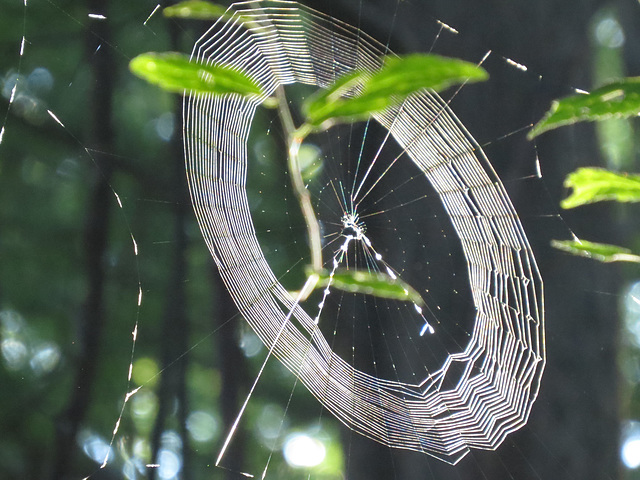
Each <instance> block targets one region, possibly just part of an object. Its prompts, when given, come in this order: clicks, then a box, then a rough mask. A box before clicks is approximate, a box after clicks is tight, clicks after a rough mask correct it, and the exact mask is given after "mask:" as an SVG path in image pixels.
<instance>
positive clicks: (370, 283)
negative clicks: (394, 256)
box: [307, 268, 424, 306]
mask: <svg viewBox="0 0 640 480" xmlns="http://www.w3.org/2000/svg"><path fill="white" fill-rule="evenodd" d="M312 274H317V275H318V281H317V284H316V288H323V287H326V286H327V285H328V284H329V279H330V272H329V271H328V270H321V271H319V272H316V271H314V270H312V269H310V270H309V271H308V272H307V275H312ZM331 288H336V289H338V290H343V291H345V292H351V293H361V294H363V295H372V296H374V297H379V298H388V299H392V300H401V301H405V302H413V303H415V304H416V305H419V306H424V300H422V297H421V296H420V294H419V293H418V292H417V291H416V290H415V289H414V288H413V287H412V286H411V285H409V284H408V283H406V282H405V281H403V280H401V279H400V278H397V277H396V278H393V277H391V276H390V275H388V274H386V273H382V272H369V271H366V270H347V269H341V268H339V269H337V270H336V271H335V273H334V275H333V280H332V282H331Z"/></svg>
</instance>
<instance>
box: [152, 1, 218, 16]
mask: <svg viewBox="0 0 640 480" xmlns="http://www.w3.org/2000/svg"><path fill="white" fill-rule="evenodd" d="M226 11H227V8H226V7H223V6H221V5H216V4H215V3H210V2H201V1H198V0H187V1H186V2H180V3H176V4H175V5H171V6H169V7H166V8H165V9H164V10H163V11H162V13H163V15H164V16H165V17H174V18H188V19H191V20H217V19H218V18H220V17H223V16H224V15H225V13H226Z"/></svg>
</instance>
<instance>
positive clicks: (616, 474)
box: [0, 0, 640, 480]
mask: <svg viewBox="0 0 640 480" xmlns="http://www.w3.org/2000/svg"><path fill="white" fill-rule="evenodd" d="M303 3H305V4H307V5H309V6H312V7H314V8H316V9H318V10H320V11H323V12H325V13H328V14H330V15H332V16H334V17H337V18H340V19H342V20H344V21H346V22H348V23H351V24H354V25H360V26H361V28H362V29H363V30H364V31H366V32H368V33H369V34H371V35H372V36H373V37H374V38H377V39H379V40H381V41H383V42H386V41H387V40H388V42H389V45H390V47H391V49H392V50H394V51H395V52H398V53H408V52H415V51H429V50H430V49H431V47H432V46H433V45H435V46H434V51H435V52H436V53H440V54H443V55H449V56H456V57H461V58H465V59H470V60H475V61H477V60H478V59H480V58H482V56H483V55H484V53H485V52H486V51H487V50H488V49H491V50H493V51H494V52H496V53H497V54H499V55H500V56H504V57H508V58H513V59H514V60H516V61H518V62H519V63H521V64H523V65H526V66H527V67H528V69H529V71H528V72H527V73H524V72H521V71H519V70H517V69H516V68H514V67H512V66H509V65H508V64H507V63H506V62H502V63H500V64H499V65H493V67H492V69H491V70H490V72H489V73H490V74H491V79H490V80H489V82H487V83H486V84H485V85H483V87H482V90H473V92H474V94H473V95H471V94H466V92H465V89H463V91H462V93H461V94H460V95H459V97H457V98H456V101H455V102H454V105H453V108H454V110H455V112H456V114H457V115H458V116H459V118H460V119H461V120H462V122H463V123H464V125H465V126H466V127H467V128H468V130H469V131H470V132H471V134H472V135H473V136H474V137H475V138H476V139H477V140H478V142H479V143H480V144H481V145H484V144H487V147H486V152H487V155H488V157H489V159H490V160H491V162H492V164H493V165H494V166H495V168H496V170H497V172H498V175H499V176H500V177H501V178H502V179H503V181H505V185H506V187H507V190H508V192H509V194H510V196H511V198H512V199H513V202H514V204H515V207H516V209H517V210H518V211H519V212H520V214H521V216H522V220H523V223H524V226H525V229H526V231H527V233H528V235H529V239H530V241H531V243H532V247H533V249H534V251H535V252H536V257H537V259H538V262H539V266H540V270H541V273H542V276H543V279H544V281H545V292H546V299H545V303H546V308H547V352H548V364H547V370H546V372H545V375H544V377H543V382H542V387H541V391H540V396H539V398H538V400H537V402H536V404H535V405H534V407H533V411H532V414H531V418H530V420H529V422H528V424H527V426H526V427H525V428H523V429H522V430H520V431H518V432H516V433H514V434H512V435H510V436H509V438H508V439H507V441H506V442H505V443H504V444H503V445H502V446H501V447H500V448H499V449H498V450H497V451H495V452H473V454H472V455H469V456H467V457H466V458H465V459H464V460H463V461H462V462H461V463H460V464H458V465H457V466H455V467H453V466H449V465H445V464H443V463H441V462H439V461H437V460H433V459H430V458H427V457H425V456H421V455H417V454H409V453H404V452H395V451H390V450H389V449H387V448H384V447H381V446H379V445H377V444H374V443H373V442H370V441H368V440H366V439H363V438H360V437H359V436H356V435H350V434H349V432H348V431H346V430H345V429H344V428H342V427H341V426H340V425H339V424H338V423H337V422H332V421H331V420H330V419H329V418H328V417H329V416H330V415H329V414H328V413H326V412H325V413H324V414H323V415H322V428H317V427H316V424H317V423H318V415H319V412H320V410H321V409H320V406H319V404H318V403H317V402H316V401H315V399H313V398H312V397H310V395H308V394H306V392H303V391H302V388H297V389H295V390H294V392H293V395H292V402H291V404H290V407H289V408H288V410H287V412H286V415H285V407H286V406H287V405H288V401H289V395H290V393H291V388H292V385H293V380H292V378H291V376H290V375H289V374H287V373H286V372H285V371H284V369H283V368H281V367H280V366H279V365H278V364H277V363H276V362H275V361H274V362H271V363H270V364H269V366H268V367H269V368H267V370H266V371H265V374H264V376H263V378H262V380H261V382H260V388H259V389H258V390H257V392H256V395H255V396H254V397H253V398H252V400H251V402H250V403H249V407H248V409H247V412H246V414H245V417H244V419H243V420H242V422H241V423H240V429H239V431H238V433H237V434H236V436H235V438H234V441H233V442H232V444H231V446H230V448H229V450H228V453H227V454H226V456H225V458H224V461H223V462H222V464H223V465H224V466H225V467H226V468H227V469H220V468H215V467H213V464H214V462H215V457H216V456H217V454H218V452H219V449H220V447H221V445H222V442H223V440H224V437H225V435H226V432H227V431H228V429H229V427H230V425H231V423H232V422H233V420H234V419H235V416H236V414H237V412H238V410H239V408H240V405H241V403H242V401H243V400H244V398H245V395H246V393H247V392H248V390H249V388H250V385H251V383H252V381H253V379H254V378H255V375H256V374H257V371H258V369H259V368H260V365H261V364H262V361H263V360H264V356H265V355H266V351H265V350H264V348H262V350H260V345H259V344H258V343H256V342H257V340H256V337H255V336H253V335H252V334H251V332H249V331H247V328H246V326H245V325H244V324H243V321H242V319H241V318H239V317H238V316H237V315H236V309H235V307H234V305H233V304H232V303H231V302H230V300H229V299H228V297H227V294H226V293H225V291H224V288H223V287H222V285H221V283H220V281H219V280H218V277H217V275H216V272H215V269H214V266H213V262H212V260H211V258H210V256H209V253H208V251H207V250H206V248H205V245H204V242H203V240H202V238H201V236H200V232H199V229H198V226H197V225H196V223H195V219H194V216H193V213H192V211H191V205H190V201H189V198H188V194H187V193H186V190H185V188H186V187H185V181H184V178H185V175H184V167H183V156H182V140H181V103H182V102H181V98H178V96H175V95H170V94H167V93H164V92H161V91H160V90H158V89H156V88H153V87H152V86H150V85H148V84H146V83H144V82H143V81H141V80H139V79H137V78H135V77H134V76H132V75H131V74H130V72H129V70H128V62H129V60H130V59H131V58H133V57H134V56H136V55H137V54H139V53H142V52H146V51H164V50H177V51H182V52H190V50H191V47H192V45H193V43H194V41H195V40H196V39H197V37H198V36H199V35H200V33H201V32H202V31H203V29H204V28H206V25H205V23H206V22H194V21H175V20H169V19H166V18H163V17H162V15H161V13H160V12H159V11H158V12H156V14H155V15H154V16H152V17H151V18H150V19H148V21H146V20H147V17H148V16H149V14H150V13H151V12H152V11H153V10H154V8H155V7H156V2H154V1H147V0H136V1H135V2H130V1H124V0H87V1H80V0H47V1H42V0H32V1H30V2H29V3H28V4H27V3H26V2H25V3H23V1H22V0H0V49H1V50H0V89H1V92H2V103H1V107H0V108H1V110H0V122H2V123H1V124H0V126H2V127H3V128H4V131H3V133H4V134H3V136H2V137H1V138H2V143H0V353H1V355H0V478H4V479H9V480H10V479H51V480H55V479H80V478H83V477H85V476H87V475H91V477H90V478H93V479H102V478H105V479H107V478H114V479H115V478H161V479H172V478H181V479H184V480H192V479H193V480H195V479H210V478H216V479H217V478H220V479H222V478H225V479H226V478H228V479H232V478H243V477H242V476H241V475H239V473H238V472H240V471H242V472H252V473H259V472H262V469H264V466H265V464H266V461H267V457H268V456H269V453H270V452H271V451H272V450H273V458H272V459H271V464H270V467H269V471H268V475H267V478H278V479H289V478H291V479H294V478H295V479H297V478H308V475H309V474H311V477H310V478H312V479H339V478H348V479H354V480H355V479H371V480H374V479H393V478H397V479H405V478H413V479H422V478H424V479H449V478H460V479H465V480H466V479H472V478H473V479H476V478H485V479H516V480H526V479H540V480H551V479H560V478H562V479H581V480H584V479H621V478H628V479H632V478H640V472H638V471H637V470H635V468H637V467H638V466H639V465H640V447H639V445H640V423H639V422H640V383H639V382H640V306H639V302H638V300H637V299H638V298H640V284H638V283H635V282H637V281H638V270H637V267H633V266H631V267H629V266H625V267H620V266H617V265H603V264H599V263H596V262H593V261H590V260H587V259H582V258H576V257H570V256H568V255H566V254H563V253H561V252H558V251H556V250H553V249H552V248H551V247H550V246H549V241H550V240H551V239H552V238H568V237H569V236H570V232H571V231H573V232H575V234H576V235H578V236H579V237H580V238H583V237H584V238H588V239H591V240H594V241H602V242H607V243H617V244H620V245H625V246H628V247H630V248H634V250H635V251H636V252H638V251H640V236H639V235H638V229H637V221H638V209H637V208H636V207H634V206H633V205H631V206H620V205H612V204H598V205H594V206H590V207H586V208H582V209H578V210H576V211H566V212H564V211H563V212H561V215H562V218H560V217H558V216H557V213H558V208H559V207H558V206H557V204H558V202H559V200H560V199H561V198H563V197H564V196H566V191H565V190H564V189H563V186H562V182H563V179H564V177H565V176H566V175H567V174H568V173H569V172H571V171H573V170H574V169H575V168H577V167H579V166H586V165H589V166H605V167H608V168H611V169H614V170H624V171H637V169H638V166H637V159H638V153H639V149H640V142H639V141H638V140H637V139H635V136H636V134H637V131H638V124H637V122H628V121H610V122H606V123H603V124H601V125H598V126H595V125H593V124H581V125H577V126H575V127H570V128H563V129H560V130H557V131H554V132H551V133H548V134H545V135H543V136H541V137H540V138H539V139H537V140H536V142H535V143H532V142H529V141H527V140H526V138H525V134H526V131H524V133H522V132H523V131H522V129H523V128H525V127H526V126H528V125H530V124H531V123H532V122H535V121H537V120H538V119H539V118H540V117H541V116H542V114H543V113H544V111H545V110H546V109H547V108H548V106H549V104H550V102H551V100H552V99H553V98H557V97H560V96H564V95H567V94H570V93H573V90H572V89H573V88H574V87H577V88H583V89H590V88H592V87H595V86H598V85H600V84H601V83H602V82H604V81H606V80H608V79H612V78H617V77H620V76H633V75H640V5H639V4H638V2H637V1H634V0H614V1H607V0H569V1H553V0H540V1H536V2H531V1H525V0H512V1H510V2H498V1H488V0H487V1H478V0H447V1H444V0H441V1H435V0H434V1H431V0H362V1H355V0H349V1H347V0H313V1H311V0H304V2H303ZM25 5H26V6H25ZM161 5H162V6H166V5H168V4H164V3H163V4H161ZM89 14H100V15H103V16H104V17H106V19H101V18H95V17H93V18H92V17H91V16H90V15H89ZM434 19H440V20H442V21H443V22H445V23H447V24H448V25H451V26H454V27H455V28H456V29H458V30H459V31H460V35H459V36H458V37H457V38H456V42H455V43H451V44H444V45H440V44H439V43H438V41H437V38H436V35H435V34H434V30H433V29H432V28H424V25H425V24H426V23H429V24H430V25H433V22H434ZM145 21H146V23H145ZM23 35H24V36H25V38H26V42H25V44H24V55H22V56H21V55H20V54H19V53H20V45H21V40H22V37H23ZM540 76H542V77H541V78H540ZM16 82H17V87H16V90H15V96H14V101H13V103H12V105H11V108H10V109H9V110H7V109H8V106H9V99H10V98H11V97H12V91H13V89H14V86H15V85H16ZM469 91H470V92H471V90H469ZM478 92H481V94H478ZM445 97H446V95H445ZM47 110H50V111H51V112H53V113H54V114H55V116H56V117H57V118H58V119H60V121H61V122H62V123H63V124H64V128H63V127H61V126H60V125H58V124H57V123H56V122H55V121H54V120H53V118H52V117H51V116H50V115H49V114H48V113H47ZM7 111H8V113H7V114H6V116H5V113H4V112H7ZM263 126H264V125H259V126H258V127H259V128H262V127H263ZM267 126H268V127H269V128H273V129H274V130H277V129H278V128H279V127H278V123H277V121H275V122H274V121H271V122H270V123H267ZM258 127H256V128H258ZM514 132H516V133H514ZM518 132H519V133H518ZM510 134H513V135H510ZM506 135H508V137H506V138H503V137H505V136H506ZM272 151H273V152H274V156H276V157H277V156H279V155H280V156H281V155H282V152H278V151H277V149H275V150H274V149H272ZM536 158H539V160H540V164H541V166H542V171H543V174H544V176H543V178H542V180H539V179H533V180H529V181H528V180H526V179H527V178H528V177H530V176H532V175H534V173H535V160H536ZM263 169H264V171H266V172H267V173H269V172H271V173H269V174H270V175H273V177H272V178H273V188H272V189H271V190H270V192H272V193H271V194H272V195H278V194H279V191H278V188H279V185H281V184H282V182H283V181H284V180H283V178H284V177H283V173H282V163H281V164H278V163H272V164H271V166H269V165H267V166H264V165H263ZM269 169H271V170H269ZM114 193H117V197H116V195H115V194H114ZM119 201H120V202H121V203H122V208H121V207H120V206H119V203H118V202H119ZM265 201H268V199H267V200H265ZM133 238H134V239H135V240H133ZM134 243H135V245H136V247H135V248H137V249H138V252H139V254H137V255H136V253H135V249H134ZM139 289H141V291H142V304H141V306H140V307H138V295H139ZM136 326H137V342H136V343H135V352H133V356H132V351H131V350H132V332H133V330H134V328H135V327H136ZM132 360H133V378H132V381H131V384H128V383H127V371H128V369H129V364H130V362H131V361H132ZM141 385H142V386H143V387H142V388H141V389H140V390H139V391H138V393H137V394H136V395H134V396H133V397H131V399H130V401H129V402H128V403H127V404H126V408H125V409H124V412H123V415H122V420H121V422H120V425H119V431H118V433H117V435H116V436H115V440H114V443H113V445H112V446H111V453H110V456H109V465H108V466H107V467H106V468H105V469H102V470H99V466H100V464H101V463H102V459H103V458H104V456H105V455H106V454H107V452H108V451H109V450H108V449H109V442H110V441H111V432H112V431H113V429H114V427H115V425H116V421H117V420H118V418H119V415H120V410H121V408H122V403H123V401H124V398H125V395H126V393H127V392H128V391H131V390H133V389H134V388H137V387H138V386H141ZM283 415H285V417H284V418H285V420H284V422H283V421H282V420H281V419H282V418H283ZM280 430H281V431H280ZM296 442H297V443H296ZM634 442H635V443H634ZM301 446H302V451H303V452H306V453H303V454H302V457H301V456H300V455H301V454H300V447H301ZM285 447H289V450H287V449H286V448H285ZM296 448H298V451H296ZM283 449H284V450H286V452H287V455H285V456H283V453H282V451H283ZM296 452H297V453H296ZM310 452H311V453H310ZM312 454H313V455H312ZM296 455H298V456H297V457H296ZM305 455H306V457H305ZM314 455H315V457H314ZM285 457H286V458H285ZM311 457H313V458H311ZM310 458H311V459H310ZM317 459H320V460H322V462H321V463H320V464H319V465H318V466H314V467H304V464H305V463H307V464H313V463H317V462H316V460H317ZM146 464H159V465H160V466H159V467H157V468H148V467H145V465H146ZM300 464H302V466H301V465H300Z"/></svg>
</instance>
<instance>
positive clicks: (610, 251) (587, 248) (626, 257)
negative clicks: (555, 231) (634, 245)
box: [551, 240, 640, 263]
mask: <svg viewBox="0 0 640 480" xmlns="http://www.w3.org/2000/svg"><path fill="white" fill-rule="evenodd" d="M551 246H552V247H554V248H557V249H558V250H562V251H563V252H568V253H571V254H572V255H577V256H579V257H587V258H592V259H594V260H598V261H599V262H605V263H610V262H634V263H640V256H638V255H634V254H633V253H631V250H628V249H626V248H622V247H618V246H617V245H609V244H607V243H595V242H589V241H587V240H579V241H575V240H551Z"/></svg>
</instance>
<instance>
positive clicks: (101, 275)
mask: <svg viewBox="0 0 640 480" xmlns="http://www.w3.org/2000/svg"><path fill="white" fill-rule="evenodd" d="M107 9H108V1H107V0H89V2H88V11H90V12H95V11H99V12H106V11H107ZM109 39H110V31H109V27H108V23H107V22H99V21H98V22H95V23H92V24H91V27H90V31H89V32H87V58H88V61H89V63H90V65H91V72H92V77H93V83H92V86H91V88H90V90H89V104H90V105H91V109H90V116H89V118H90V120H89V122H90V123H89V128H90V131H89V139H88V142H87V144H89V145H91V146H92V148H93V149H94V150H93V151H94V152H96V153H94V154H93V158H94V160H95V162H96V164H97V167H98V168H97V169H96V170H95V172H94V174H93V176H94V178H93V180H92V194H91V196H90V203H89V208H88V211H87V218H86V224H85V233H84V257H85V262H86V263H85V265H86V274H87V297H86V299H85V301H84V305H83V306H82V309H81V311H80V315H79V319H78V324H79V338H78V345H79V351H78V355H77V358H76V365H77V370H76V374H75V380H74V384H73V390H72V391H71V392H70V398H69V404H68V406H67V408H66V409H65V411H64V412H63V413H62V414H61V415H60V417H59V418H58V420H57V422H56V437H55V438H56V439H55V446H54V448H55V456H54V459H53V466H52V469H51V477H50V478H51V479H52V480H59V479H63V478H68V477H69V476H70V474H71V469H72V461H73V456H74V452H75V451H76V448H75V446H76V436H77V433H78V430H79V428H80V425H81V423H82V421H83V420H84V418H85V416H86V413H87V410H88V407H89V404H90V401H91V392H92V388H93V382H94V381H95V379H96V370H97V367H98V358H99V354H100V348H101V345H102V332H103V329H104V323H105V312H104V308H105V307H104V283H105V264H104V257H105V251H106V248H107V237H108V232H109V217H110V211H111V206H112V203H113V201H114V198H113V192H112V191H111V187H110V186H109V181H110V179H111V176H112V168H111V166H110V165H109V162H108V161H104V160H103V158H102V154H101V153H99V152H110V151H112V149H113V147H112V145H113V131H112V127H111V121H112V111H111V102H112V97H113V83H112V82H113V75H112V74H113V62H112V58H111V54H112V52H111V50H110V49H108V48H103V49H101V50H100V52H99V53H96V49H97V48H98V46H99V45H100V44H101V43H104V42H109Z"/></svg>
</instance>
